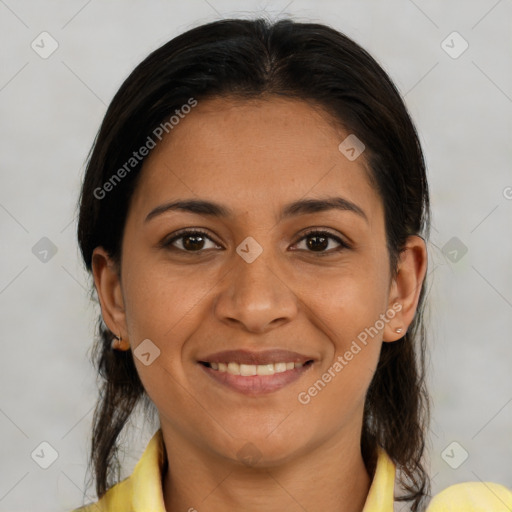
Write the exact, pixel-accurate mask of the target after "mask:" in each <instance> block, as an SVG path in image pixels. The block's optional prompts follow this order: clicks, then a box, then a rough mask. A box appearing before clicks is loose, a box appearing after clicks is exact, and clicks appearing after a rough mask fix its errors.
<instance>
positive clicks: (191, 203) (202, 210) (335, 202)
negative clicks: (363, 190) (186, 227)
mask: <svg viewBox="0 0 512 512" xmlns="http://www.w3.org/2000/svg"><path fill="white" fill-rule="evenodd" d="M328 210H341V211H349V212H353V213H355V214H357V215H359V216H360V217H362V218H363V219H364V220H365V221H366V222H367V223H369V221H368V217H367V215H366V213H365V212H364V210H363V209H362V208H361V207H360V206H358V205H357V204H355V203H353V202H352V201H349V200H348V199H345V198H343V197H328V198H325V199H312V198H310V199H299V200H298V201H294V202H292V203H289V204H287V205H285V207H284V208H283V210H282V212H281V215H280V220H281V219H284V218H289V217H296V216H298V215H307V214H311V213H318V212H324V211H328ZM169 211H184V212H189V213H195V214H198V215H209V216H212V217H223V218H228V217H231V218H232V217H234V212H233V210H231V209H230V208H228V207H226V206H223V205H221V204H219V203H215V202H212V201H205V200H199V199H184V200H180V201H172V202H170V203H165V204H162V205H160V206H157V207H156V208H154V209H153V210H151V211H150V212H149V213H148V215H147V216H146V219H145V220H144V222H148V221H149V220H151V219H153V218H154V217H157V216H158V215H162V214H163V213H166V212H169Z"/></svg>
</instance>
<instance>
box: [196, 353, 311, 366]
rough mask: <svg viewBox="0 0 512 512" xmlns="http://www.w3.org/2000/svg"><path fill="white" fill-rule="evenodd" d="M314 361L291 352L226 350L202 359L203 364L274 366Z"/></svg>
mask: <svg viewBox="0 0 512 512" xmlns="http://www.w3.org/2000/svg"><path fill="white" fill-rule="evenodd" d="M311 360H313V358H312V357H309V356H305V355H303V354H299V353H298V352H291V351H290V350H281V349H274V350H265V351H262V352H252V351H250V350H224V351H222V352H215V354H211V355H209V356H207V357H205V358H204V359H200V362H202V363H238V364H253V365H260V364H272V363H280V362H283V363H284V362H287V363H289V362H294V363H302V364H304V363H306V362H307V361H311Z"/></svg>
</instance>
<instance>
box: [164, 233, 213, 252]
mask: <svg viewBox="0 0 512 512" xmlns="http://www.w3.org/2000/svg"><path fill="white" fill-rule="evenodd" d="M206 240H209V241H210V242H212V244H213V245H214V247H206V249H211V248H218V247H219V246H218V245H217V244H216V243H215V242H214V241H213V239H212V238H211V237H210V236H209V235H208V234H207V233H206V232H205V231H201V230H197V229H194V230H190V229H188V230H182V231H179V232H178V233H174V235H172V237H171V238H170V239H169V238H166V239H165V240H164V241H163V242H162V244H161V246H162V247H164V248H167V249H171V250H173V249H177V250H179V251H182V252H202V251H203V250H205V247H204V245H205V241H206ZM177 243H178V245H176V244H177ZM180 245H181V247H180Z"/></svg>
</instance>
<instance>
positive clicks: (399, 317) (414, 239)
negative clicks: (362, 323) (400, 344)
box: [383, 235, 427, 342]
mask: <svg viewBox="0 0 512 512" xmlns="http://www.w3.org/2000/svg"><path fill="white" fill-rule="evenodd" d="M426 272H427V247H426V244H425V240H424V239H423V238H421V237H420V236H418V235H411V236H409V237H408V238H407V241H406V244H405V247H404V249H403V250H402V252H401V253H400V260H399V263H398V271H397V275H396V276H395V277H394V278H393V280H392V282H391V287H390V292H389V304H388V311H395V315H394V317H393V319H392V320H390V321H389V322H388V323H386V326H385V328H384V333H383V341H385V342H392V341H396V340H399V339H401V338H403V337H404V336H405V333H406V332H407V329H408V328H409V325H410V324H411V322H412V321H413V318H414V315H415V313H416V308H417V306H418V300H419V297H420V292H421V287H422V284H423V280H424V279H425V274H426ZM399 328H401V329H402V331H401V332H399V333H397V332H396V329H399Z"/></svg>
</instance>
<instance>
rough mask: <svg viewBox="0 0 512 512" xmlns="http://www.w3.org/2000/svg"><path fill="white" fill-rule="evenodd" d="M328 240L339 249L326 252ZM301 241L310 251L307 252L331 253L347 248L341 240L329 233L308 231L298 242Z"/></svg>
mask: <svg viewBox="0 0 512 512" xmlns="http://www.w3.org/2000/svg"><path fill="white" fill-rule="evenodd" d="M330 240H334V241H335V242H336V243H338V245H339V246H340V247H338V248H337V249H334V250H331V251H326V250H325V249H327V247H328V246H329V241H330ZM302 241H305V244H306V247H307V248H308V249H311V250H309V251H308V252H317V253H331V252H337V251H340V250H342V249H348V248H349V246H348V245H347V244H346V243H345V242H344V241H343V240H342V239H341V238H339V237H338V236H335V235H333V234H332V233H330V232H329V231H310V232H309V233H306V234H305V235H304V236H303V237H302V238H301V239H300V240H299V242H302Z"/></svg>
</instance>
